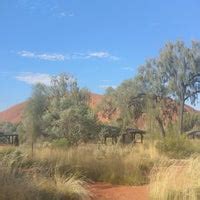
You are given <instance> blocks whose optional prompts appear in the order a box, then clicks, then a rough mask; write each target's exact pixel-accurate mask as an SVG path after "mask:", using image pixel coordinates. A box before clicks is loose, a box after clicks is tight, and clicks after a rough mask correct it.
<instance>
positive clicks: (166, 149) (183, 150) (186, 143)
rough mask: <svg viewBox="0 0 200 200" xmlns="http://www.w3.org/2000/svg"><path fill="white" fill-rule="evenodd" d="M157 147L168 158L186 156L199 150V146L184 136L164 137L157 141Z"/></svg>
mask: <svg viewBox="0 0 200 200" xmlns="http://www.w3.org/2000/svg"><path fill="white" fill-rule="evenodd" d="M157 149H158V150H159V152H160V153H162V154H164V155H166V156H168V157H169V158H177V159H182V158H187V157H189V156H191V155H192V154H194V153H197V152H200V148H198V147H197V146H196V145H194V143H192V141H191V140H189V139H187V138H186V137H185V136H169V137H166V138H164V139H162V140H161V141H159V142H158V144H157Z"/></svg>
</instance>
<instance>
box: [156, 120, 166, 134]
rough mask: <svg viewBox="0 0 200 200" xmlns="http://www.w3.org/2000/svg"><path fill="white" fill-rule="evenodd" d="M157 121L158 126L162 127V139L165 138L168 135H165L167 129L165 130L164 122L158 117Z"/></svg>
mask: <svg viewBox="0 0 200 200" xmlns="http://www.w3.org/2000/svg"><path fill="white" fill-rule="evenodd" d="M156 120H157V122H158V125H159V126H160V129H161V133H162V137H165V135H166V133H165V129H164V126H163V122H162V120H161V119H160V117H158V116H157V117H156Z"/></svg>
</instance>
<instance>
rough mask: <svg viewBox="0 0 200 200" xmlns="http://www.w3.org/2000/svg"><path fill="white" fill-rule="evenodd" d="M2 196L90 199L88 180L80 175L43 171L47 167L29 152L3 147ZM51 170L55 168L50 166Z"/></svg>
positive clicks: (24, 199)
mask: <svg viewBox="0 0 200 200" xmlns="http://www.w3.org/2000/svg"><path fill="white" fill-rule="evenodd" d="M0 155H1V162H0V199H2V200H3V199H6V200H49V199H51V200H88V199H90V197H91V194H90V192H89V191H88V189H87V184H86V182H85V181H84V180H82V179H80V177H78V178H77V177H76V175H71V176H68V177H66V176H60V174H56V173H52V174H50V173H48V172H47V173H43V172H44V170H45V168H44V166H42V165H41V166H40V164H39V163H35V161H33V160H31V158H30V156H29V155H28V154H26V153H25V154H23V153H21V152H20V151H19V150H15V149H13V148H12V149H9V148H5V149H1V150H0ZM50 167H51V166H49V168H47V166H46V169H49V171H51V172H52V171H54V170H53V169H50Z"/></svg>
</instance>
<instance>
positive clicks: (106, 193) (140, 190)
mask: <svg viewBox="0 0 200 200" xmlns="http://www.w3.org/2000/svg"><path fill="white" fill-rule="evenodd" d="M90 187H91V192H92V194H93V195H94V196H93V200H148V199H149V189H148V186H113V185H111V184H107V183H95V184H92V185H91V186H90Z"/></svg>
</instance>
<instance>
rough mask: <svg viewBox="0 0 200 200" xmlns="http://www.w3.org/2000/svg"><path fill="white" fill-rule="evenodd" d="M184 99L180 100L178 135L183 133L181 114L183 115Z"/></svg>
mask: <svg viewBox="0 0 200 200" xmlns="http://www.w3.org/2000/svg"><path fill="white" fill-rule="evenodd" d="M184 104H185V102H184V98H183V97H182V98H181V102H180V108H179V134H182V133H183V113H184Z"/></svg>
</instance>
